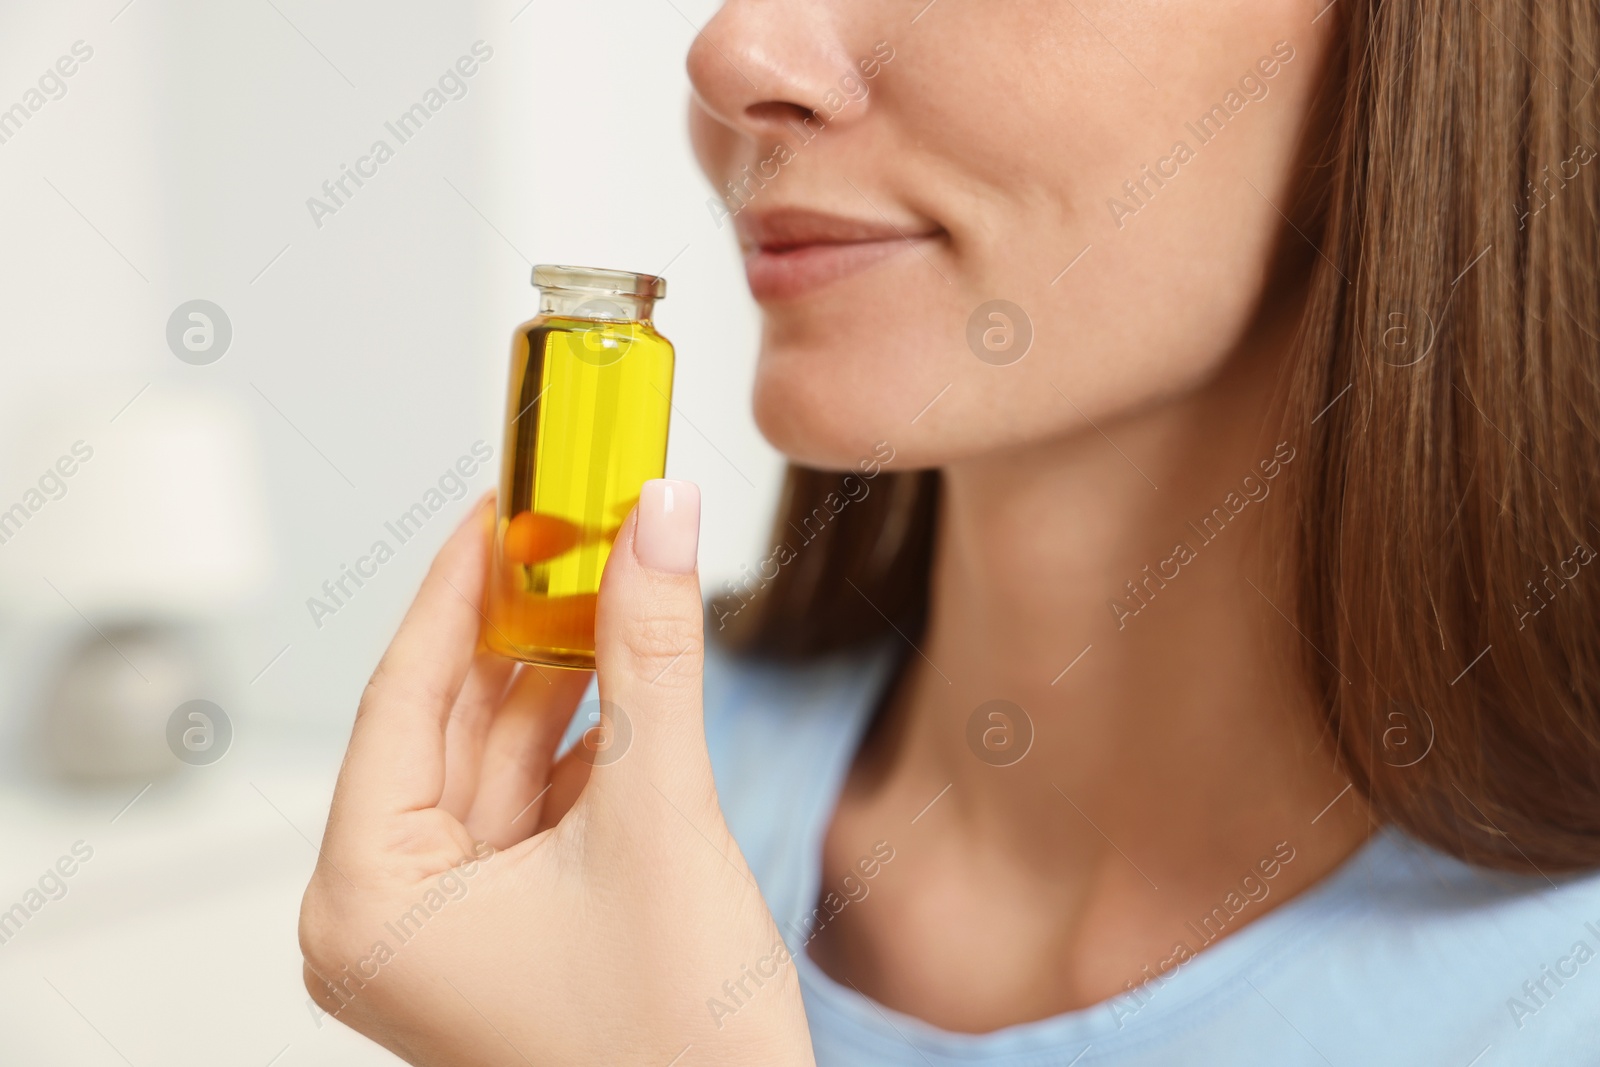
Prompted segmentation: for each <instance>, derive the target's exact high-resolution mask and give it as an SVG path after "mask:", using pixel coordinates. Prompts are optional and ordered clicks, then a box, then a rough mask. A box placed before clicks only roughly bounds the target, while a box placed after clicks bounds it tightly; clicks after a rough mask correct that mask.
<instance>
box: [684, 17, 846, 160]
mask: <svg viewBox="0 0 1600 1067" xmlns="http://www.w3.org/2000/svg"><path fill="white" fill-rule="evenodd" d="M855 6H857V5H855V4H851V3H841V2H832V0H727V2H726V3H725V4H723V6H722V9H721V10H720V11H718V12H717V14H716V16H715V17H714V18H712V20H711V21H710V22H708V23H707V24H706V26H705V29H704V30H702V31H701V32H700V34H699V35H698V36H697V37H696V38H695V41H694V44H693V45H691V46H690V48H689V64H688V65H689V79H690V81H691V82H692V83H693V85H694V91H695V96H696V97H697V98H698V100H699V102H700V105H701V106H702V107H703V108H705V110H706V111H707V112H709V113H710V114H711V115H712V116H713V117H714V118H716V119H717V120H718V121H719V122H721V123H722V124H723V125H725V126H728V127H730V128H732V129H734V130H737V131H739V132H741V133H743V134H745V135H746V136H749V137H752V138H755V139H757V140H762V139H766V138H772V137H775V136H777V135H779V134H781V133H782V132H783V131H784V130H786V129H788V128H789V126H788V124H789V123H791V122H804V121H805V120H806V119H808V118H810V117H812V116H813V115H815V114H817V113H818V112H824V111H826V110H828V103H829V97H830V94H832V95H833V96H838V94H839V91H840V90H839V86H840V84H841V79H848V78H851V77H852V76H853V75H854V73H855V68H856V58H855V52H856V51H861V52H863V54H866V53H870V51H871V47H872V46H871V44H870V42H869V43H868V44H866V45H865V46H861V45H859V42H855V41H852V40H850V39H849V36H848V34H849V30H848V29H847V23H846V22H845V19H844V18H843V15H844V14H845V13H847V12H849V11H850V10H851V8H852V7H855ZM862 6H870V5H862ZM865 110H866V109H865V108H854V107H853V108H847V109H845V110H844V111H843V112H842V113H841V114H839V115H838V116H837V120H838V121H842V122H850V121H855V120H859V118H860V117H861V115H862V114H864V112H865ZM831 124H832V123H831V122H830V125H831Z"/></svg>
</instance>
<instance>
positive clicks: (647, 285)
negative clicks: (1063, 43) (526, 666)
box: [483, 266, 673, 670]
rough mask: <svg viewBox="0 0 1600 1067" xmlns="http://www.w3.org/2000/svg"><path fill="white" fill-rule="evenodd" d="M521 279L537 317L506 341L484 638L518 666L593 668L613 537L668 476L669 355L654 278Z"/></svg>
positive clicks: (600, 273)
mask: <svg viewBox="0 0 1600 1067" xmlns="http://www.w3.org/2000/svg"><path fill="white" fill-rule="evenodd" d="M533 283H534V285H536V286H538V287H539V290H540V300H539V315H538V316H537V317H535V318H533V319H531V320H529V321H528V322H525V323H523V324H522V325H521V326H519V327H518V328H517V332H516V334H515V336H514V337H513V338H512V343H511V380H510V385H509V387H508V389H507V390H506V430H505V451H504V452H503V453H502V454H501V455H502V459H501V471H500V495H499V501H498V505H497V509H496V514H495V535H494V548H493V555H492V559H491V561H490V575H489V595H488V611H487V620H486V624H485V626H484V633H483V639H484V643H485V644H486V645H487V646H488V647H489V648H490V649H492V650H493V651H495V652H498V653H500V654H501V655H504V656H510V657H512V658H515V659H519V660H523V661H525V662H528V663H538V664H545V665H549V666H554V667H576V668H583V669H589V670H592V669H593V668H594V613H595V603H596V599H597V595H598V593H599V591H600V575H601V573H602V572H603V571H604V570H605V565H606V559H607V557H608V556H609V555H610V554H611V543H612V541H613V540H614V539H615V538H616V536H617V531H618V530H619V529H620V528H621V526H622V521H623V520H624V519H625V518H627V516H628V512H629V511H631V510H632V509H633V506H634V505H635V504H636V503H638V501H639V490H640V488H641V487H642V486H643V485H644V483H645V482H646V481H648V480H649V479H651V478H659V477H661V476H662V475H663V474H664V473H665V471H666V460H667V422H668V416H669V415H670V413H671V411H672V369H673V350H672V344H671V342H669V341H668V340H667V339H666V338H665V337H663V336H661V335H660V334H659V333H657V332H656V330H655V327H654V326H653V325H652V324H651V321H650V316H651V312H652V309H653V306H654V304H655V301H656V300H658V299H660V298H662V297H663V296H665V295H666V281H665V279H662V278H657V277H653V276H651V275H647V274H630V273H627V272H625V271H611V270H595V269H590V268H584V267H547V266H540V267H535V268H534V270H533Z"/></svg>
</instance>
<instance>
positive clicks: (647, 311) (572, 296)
mask: <svg viewBox="0 0 1600 1067" xmlns="http://www.w3.org/2000/svg"><path fill="white" fill-rule="evenodd" d="M655 305H656V301H655V297H651V296H633V295H630V294H627V293H610V292H595V291H593V290H584V289H561V288H556V287H554V286H552V287H548V288H542V289H540V290H539V314H541V315H557V316H560V317H562V318H573V319H599V320H601V321H604V322H649V321H650V316H651V314H652V313H653V312H654V311H655Z"/></svg>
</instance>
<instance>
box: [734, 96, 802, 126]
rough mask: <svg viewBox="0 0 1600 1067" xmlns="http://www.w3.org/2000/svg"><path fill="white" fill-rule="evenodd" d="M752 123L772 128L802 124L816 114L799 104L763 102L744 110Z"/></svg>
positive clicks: (779, 101) (783, 101) (778, 101)
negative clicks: (792, 123)
mask: <svg viewBox="0 0 1600 1067" xmlns="http://www.w3.org/2000/svg"><path fill="white" fill-rule="evenodd" d="M744 113H745V115H747V116H748V117H749V118H750V119H751V120H752V121H754V122H760V123H768V124H771V125H774V126H777V125H781V124H782V123H785V122H791V121H796V120H798V121H800V122H804V121H806V120H807V119H809V118H811V117H812V116H814V115H815V114H816V111H814V110H813V109H812V108H809V107H804V106H802V105H800V104H791V103H789V102H788V101H787V100H763V101H762V102H761V103H759V104H751V105H750V106H749V107H747V108H745V109H744Z"/></svg>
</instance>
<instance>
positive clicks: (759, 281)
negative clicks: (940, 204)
mask: <svg viewBox="0 0 1600 1067" xmlns="http://www.w3.org/2000/svg"><path fill="white" fill-rule="evenodd" d="M735 225H736V226H737V228H738V230H739V241H740V244H741V245H742V246H743V247H744V250H745V261H744V269H745V276H746V278H747V279H748V280H749V283H750V292H751V293H752V294H753V295H754V296H755V298H756V299H757V300H759V301H769V300H790V299H793V298H795V297H798V296H802V295H804V294H806V293H809V292H813V291H815V290H817V289H820V288H822V287H823V286H826V285H831V284H832V283H834V282H836V281H839V280H840V279H841V278H846V277H849V276H850V275H852V274H857V273H859V272H861V271H864V270H867V269H868V268H869V267H872V266H873V265H874V264H877V263H879V262H880V261H882V260H884V259H887V258H889V257H890V256H894V255H897V254H899V253H901V252H907V251H911V250H912V249H913V247H914V245H915V244H916V243H919V242H926V241H931V240H933V239H934V238H935V237H937V236H938V235H939V234H940V233H941V232H942V231H940V230H938V229H937V228H933V229H929V228H926V227H923V226H918V225H916V224H912V226H911V227H910V228H905V227H895V226H893V225H890V224H887V223H883V222H866V221H863V220H860V219H849V218H844V217H842V216H838V215H825V214H822V213H819V212H813V211H800V210H793V209H789V210H782V211H770V212H765V213H761V214H756V213H753V212H746V213H741V214H740V215H739V216H738V217H737V218H736V220H735Z"/></svg>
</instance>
